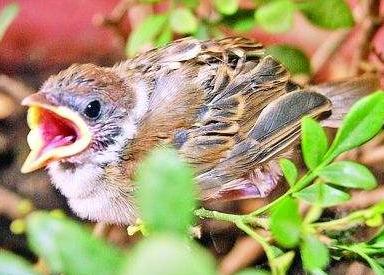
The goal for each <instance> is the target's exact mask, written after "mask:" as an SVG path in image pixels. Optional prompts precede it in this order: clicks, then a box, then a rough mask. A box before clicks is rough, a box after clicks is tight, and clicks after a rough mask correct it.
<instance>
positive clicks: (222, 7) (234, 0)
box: [213, 0, 239, 15]
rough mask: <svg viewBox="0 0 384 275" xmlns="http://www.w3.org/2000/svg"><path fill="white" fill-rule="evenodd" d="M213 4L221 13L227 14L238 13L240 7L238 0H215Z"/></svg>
mask: <svg viewBox="0 0 384 275" xmlns="http://www.w3.org/2000/svg"><path fill="white" fill-rule="evenodd" d="M213 4H214V5H215V7H216V9H217V10H218V11H219V12H220V13H222V14H226V15H231V14H234V13H236V12H237V10H238V8H239V1H238V0H214V1H213Z"/></svg>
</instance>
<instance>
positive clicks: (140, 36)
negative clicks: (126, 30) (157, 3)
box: [125, 15, 168, 57]
mask: <svg viewBox="0 0 384 275" xmlns="http://www.w3.org/2000/svg"><path fill="white" fill-rule="evenodd" d="M167 19H168V17H167V16H166V15H150V16H148V17H147V18H145V19H144V21H143V22H142V23H141V24H140V25H139V26H138V27H137V28H136V29H134V30H133V32H132V33H131V35H130V36H129V39H128V41H127V45H126V48H125V52H126V54H127V56H128V57H132V56H134V55H135V54H137V53H138V51H139V50H140V49H141V48H142V47H143V46H146V45H148V44H153V42H154V39H155V38H156V37H157V35H159V34H160V32H161V31H162V29H163V27H164V25H165V23H166V22H167Z"/></svg>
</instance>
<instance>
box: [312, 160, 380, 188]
mask: <svg viewBox="0 0 384 275" xmlns="http://www.w3.org/2000/svg"><path fill="white" fill-rule="evenodd" d="M318 175H319V177H321V178H322V179H323V180H324V181H326V182H330V183H333V184H336V185H339V186H344V187H349V188H358V189H365V190H370V189H373V188H375V187H376V186H377V182H376V179H375V177H374V176H373V175H372V173H371V171H369V169H368V168H367V167H365V166H363V165H361V164H358V163H355V162H352V161H339V162H334V163H331V164H329V165H328V166H326V167H324V168H322V169H321V170H320V171H319V172H318Z"/></svg>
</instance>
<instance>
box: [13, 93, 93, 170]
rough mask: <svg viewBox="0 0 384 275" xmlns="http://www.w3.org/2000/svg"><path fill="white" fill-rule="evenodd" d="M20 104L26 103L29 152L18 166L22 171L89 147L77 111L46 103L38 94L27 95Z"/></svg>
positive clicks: (85, 131) (88, 134)
mask: <svg viewBox="0 0 384 275" xmlns="http://www.w3.org/2000/svg"><path fill="white" fill-rule="evenodd" d="M22 105H26V106H29V109H28V115H27V121H28V126H29V128H30V129H31V131H30V132H29V134H28V138H27V140H28V145H29V147H30V148H31V152H30V154H29V155H28V157H27V159H26V160H25V162H24V164H23V166H22V168H21V172H22V173H29V172H32V171H34V170H37V169H39V168H42V167H44V166H46V165H47V164H48V163H50V162H52V161H55V160H61V159H64V158H67V157H70V156H74V155H76V154H78V153H80V152H82V151H83V150H85V149H86V148H87V147H88V146H89V144H90V142H91V133H90V131H89V129H88V126H87V124H86V123H85V121H84V120H83V118H82V117H81V116H80V115H79V114H78V113H76V112H74V111H72V110H71V109H69V108H67V107H64V106H54V105H52V104H50V103H49V102H48V101H47V99H46V98H45V96H43V95H42V94H40V93H37V94H33V95H30V96H28V97H27V98H25V99H24V100H23V102H22Z"/></svg>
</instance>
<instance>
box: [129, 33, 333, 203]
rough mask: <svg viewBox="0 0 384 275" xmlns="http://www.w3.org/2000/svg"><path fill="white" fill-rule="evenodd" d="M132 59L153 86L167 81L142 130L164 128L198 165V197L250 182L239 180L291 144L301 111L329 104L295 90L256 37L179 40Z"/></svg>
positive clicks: (313, 111) (327, 107)
mask: <svg viewBox="0 0 384 275" xmlns="http://www.w3.org/2000/svg"><path fill="white" fill-rule="evenodd" d="M132 64H135V65H132ZM131 65H132V66H134V67H135V68H136V69H139V70H140V71H141V72H143V73H145V74H147V75H152V77H153V78H154V79H156V81H157V82H156V81H155V82H156V83H157V85H160V86H161V83H162V82H167V81H169V79H172V80H173V81H169V82H173V84H172V83H168V84H167V85H165V86H164V85H163V88H162V89H158V91H157V92H156V88H155V89H154V92H153V98H155V99H156V98H157V97H159V96H158V94H165V95H166V96H163V97H162V99H163V100H153V102H156V104H153V106H152V107H150V112H149V113H148V116H147V119H146V120H144V121H143V123H142V127H143V128H144V129H143V131H141V133H145V132H151V129H152V132H156V130H153V129H157V130H158V132H162V131H163V130H162V129H164V128H167V131H166V134H165V135H164V136H166V140H167V141H169V142H170V143H172V144H174V146H175V147H176V148H177V149H178V150H179V151H180V153H181V155H182V156H183V157H184V158H185V159H186V160H187V161H188V162H189V163H191V164H192V165H193V166H194V167H195V168H196V171H197V179H198V181H199V183H200V187H201V190H202V196H203V197H204V198H210V197H215V196H216V197H217V196H219V195H218V194H221V193H223V190H226V191H228V190H230V189H236V188H239V185H243V184H244V182H247V184H248V182H249V181H244V180H239V179H243V178H244V179H246V178H247V176H248V174H249V173H251V172H252V171H253V170H254V169H255V168H256V167H257V166H260V165H261V164H263V163H266V162H268V161H269V160H271V159H273V158H274V157H275V156H276V154H278V153H279V152H281V151H282V150H284V149H285V148H286V147H287V146H288V145H289V144H290V143H292V141H294V140H295V139H296V138H297V136H298V133H299V130H300V129H299V126H300V119H301V118H302V117H303V116H304V115H310V116H313V117H315V116H319V115H320V114H322V113H324V112H327V111H329V110H330V102H329V101H328V100H327V98H326V97H324V96H322V95H320V94H318V93H315V92H309V91H303V90H300V87H299V86H298V85H295V84H293V83H292V82H290V81H289V74H288V72H287V70H286V69H285V68H284V67H283V66H282V65H281V64H280V63H278V62H277V61H275V60H274V59H273V58H272V57H271V56H269V55H267V54H265V52H264V50H263V48H262V46H261V45H260V44H257V43H254V42H253V41H250V40H247V39H244V38H227V39H222V40H212V41H205V42H199V41H198V40H196V39H191V38H189V39H183V40H180V41H176V42H174V43H173V44H171V45H170V46H168V47H165V48H162V49H160V50H155V51H151V52H148V53H146V54H144V55H142V56H139V57H137V58H136V59H135V60H134V61H133V62H132V63H131ZM160 72H161V73H160ZM159 75H167V76H168V78H167V77H159ZM164 87H165V89H164ZM164 90H166V92H164ZM170 91H171V92H170ZM164 98H166V99H164ZM165 125H166V126H165ZM145 129H148V130H147V131H145ZM147 136H148V134H142V135H141V136H140V134H139V136H138V138H137V139H136V143H137V144H140V139H142V140H145V138H147ZM138 147H140V146H138ZM255 184H257V183H255ZM240 187H241V186H240ZM255 195H256V194H255ZM247 196H249V194H247Z"/></svg>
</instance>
